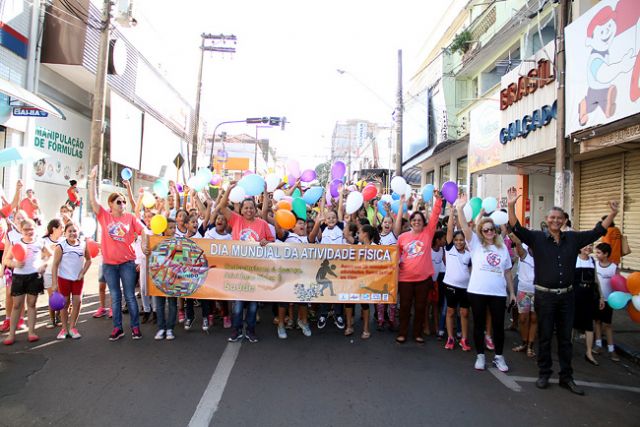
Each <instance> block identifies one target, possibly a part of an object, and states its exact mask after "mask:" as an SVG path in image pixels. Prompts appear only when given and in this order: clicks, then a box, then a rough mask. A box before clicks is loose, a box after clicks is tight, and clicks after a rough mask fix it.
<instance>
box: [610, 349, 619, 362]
mask: <svg viewBox="0 0 640 427" xmlns="http://www.w3.org/2000/svg"><path fill="white" fill-rule="evenodd" d="M609 357H610V358H611V361H613V362H619V361H620V357H618V354H617V353H616V352H615V351H610V352H609Z"/></svg>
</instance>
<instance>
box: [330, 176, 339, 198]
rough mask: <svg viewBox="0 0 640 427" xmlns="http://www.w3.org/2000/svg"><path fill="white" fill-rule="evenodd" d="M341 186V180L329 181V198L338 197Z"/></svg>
mask: <svg viewBox="0 0 640 427" xmlns="http://www.w3.org/2000/svg"><path fill="white" fill-rule="evenodd" d="M341 186H342V180H341V179H334V180H333V181H331V184H329V192H330V193H331V197H338V196H340V187H341Z"/></svg>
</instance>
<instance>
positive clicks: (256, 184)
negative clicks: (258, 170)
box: [238, 174, 266, 196]
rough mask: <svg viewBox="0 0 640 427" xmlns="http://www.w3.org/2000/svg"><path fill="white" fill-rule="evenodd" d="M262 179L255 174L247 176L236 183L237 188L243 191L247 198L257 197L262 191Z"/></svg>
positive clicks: (263, 186)
mask: <svg viewBox="0 0 640 427" xmlns="http://www.w3.org/2000/svg"><path fill="white" fill-rule="evenodd" d="M265 185H266V183H265V182H264V178H262V177H261V176H260V175H257V174H251V175H247V176H245V177H244V178H242V179H241V180H240V181H238V186H240V187H242V188H243V189H244V192H245V194H246V195H247V196H257V195H258V194H260V193H262V192H263V191H264V188H265Z"/></svg>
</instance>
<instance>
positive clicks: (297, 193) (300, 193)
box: [291, 188, 302, 198]
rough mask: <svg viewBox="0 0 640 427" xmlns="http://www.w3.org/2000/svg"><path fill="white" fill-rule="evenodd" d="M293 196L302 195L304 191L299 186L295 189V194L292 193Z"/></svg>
mask: <svg viewBox="0 0 640 427" xmlns="http://www.w3.org/2000/svg"><path fill="white" fill-rule="evenodd" d="M291 196H293V197H294V198H295V197H302V192H301V191H300V189H299V188H296V189H295V190H293V194H291Z"/></svg>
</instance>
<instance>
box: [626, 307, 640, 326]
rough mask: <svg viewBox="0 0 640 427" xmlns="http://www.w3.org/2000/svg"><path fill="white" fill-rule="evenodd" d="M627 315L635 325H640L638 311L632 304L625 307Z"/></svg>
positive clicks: (639, 313) (639, 311)
mask: <svg viewBox="0 0 640 427" xmlns="http://www.w3.org/2000/svg"><path fill="white" fill-rule="evenodd" d="M627 313H629V317H630V318H631V320H633V321H634V322H636V323H640V310H637V309H636V308H635V307H634V306H633V304H629V305H628V306H627Z"/></svg>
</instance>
